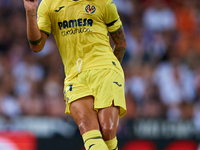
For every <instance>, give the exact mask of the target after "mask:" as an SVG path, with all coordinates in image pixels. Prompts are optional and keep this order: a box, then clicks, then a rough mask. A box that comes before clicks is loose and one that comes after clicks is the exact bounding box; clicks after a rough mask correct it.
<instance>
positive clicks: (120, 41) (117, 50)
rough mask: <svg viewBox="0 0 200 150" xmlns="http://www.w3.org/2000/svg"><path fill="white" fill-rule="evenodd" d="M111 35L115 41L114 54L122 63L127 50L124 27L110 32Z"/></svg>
mask: <svg viewBox="0 0 200 150" xmlns="http://www.w3.org/2000/svg"><path fill="white" fill-rule="evenodd" d="M110 35H111V37H112V40H113V41H114V43H115V47H114V54H115V56H116V57H117V59H118V60H119V61H120V63H121V62H122V60H123V57H124V54H125V51H126V39H125V35H124V30H123V27H121V28H119V29H118V30H117V31H116V32H113V33H110Z"/></svg>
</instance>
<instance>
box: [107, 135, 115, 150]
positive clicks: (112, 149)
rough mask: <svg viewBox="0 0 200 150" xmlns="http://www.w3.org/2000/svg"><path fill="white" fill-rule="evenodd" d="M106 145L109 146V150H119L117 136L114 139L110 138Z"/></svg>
mask: <svg viewBox="0 0 200 150" xmlns="http://www.w3.org/2000/svg"><path fill="white" fill-rule="evenodd" d="M105 143H106V145H107V146H108V149H109V150H118V147H117V143H118V142H117V138H116V137H115V138H114V139H112V140H109V141H105Z"/></svg>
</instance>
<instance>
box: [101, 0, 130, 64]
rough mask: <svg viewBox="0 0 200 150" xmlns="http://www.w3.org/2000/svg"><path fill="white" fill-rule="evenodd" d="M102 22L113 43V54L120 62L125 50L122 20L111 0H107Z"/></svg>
mask: <svg viewBox="0 0 200 150" xmlns="http://www.w3.org/2000/svg"><path fill="white" fill-rule="evenodd" d="M104 22H105V24H106V26H107V29H108V32H109V33H110V35H111V38H112V40H113V41H114V43H115V47H114V54H115V56H116V57H117V59H118V60H119V61H120V62H122V59H123V57H124V53H125V51H126V39H125V36H124V30H123V27H122V22H121V20H120V17H119V15H118V12H117V7H116V5H115V3H114V2H113V0H107V3H106V6H105V13H104Z"/></svg>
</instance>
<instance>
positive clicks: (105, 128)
mask: <svg viewBox="0 0 200 150" xmlns="http://www.w3.org/2000/svg"><path fill="white" fill-rule="evenodd" d="M101 132H102V136H103V139H104V140H105V141H108V140H111V139H113V138H114V137H115V136H116V128H115V127H113V126H112V125H108V124H107V125H106V124H104V125H102V126H101Z"/></svg>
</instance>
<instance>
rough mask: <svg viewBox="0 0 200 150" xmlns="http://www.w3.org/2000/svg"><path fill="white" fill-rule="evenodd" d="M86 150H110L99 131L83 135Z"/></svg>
mask: <svg viewBox="0 0 200 150" xmlns="http://www.w3.org/2000/svg"><path fill="white" fill-rule="evenodd" d="M82 137H83V141H84V145H85V149H86V150H109V149H108V147H107V146H106V143H105V142H104V140H103V139H102V135H101V132H100V131H99V130H91V131H88V132H86V133H84V134H83V135H82Z"/></svg>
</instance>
